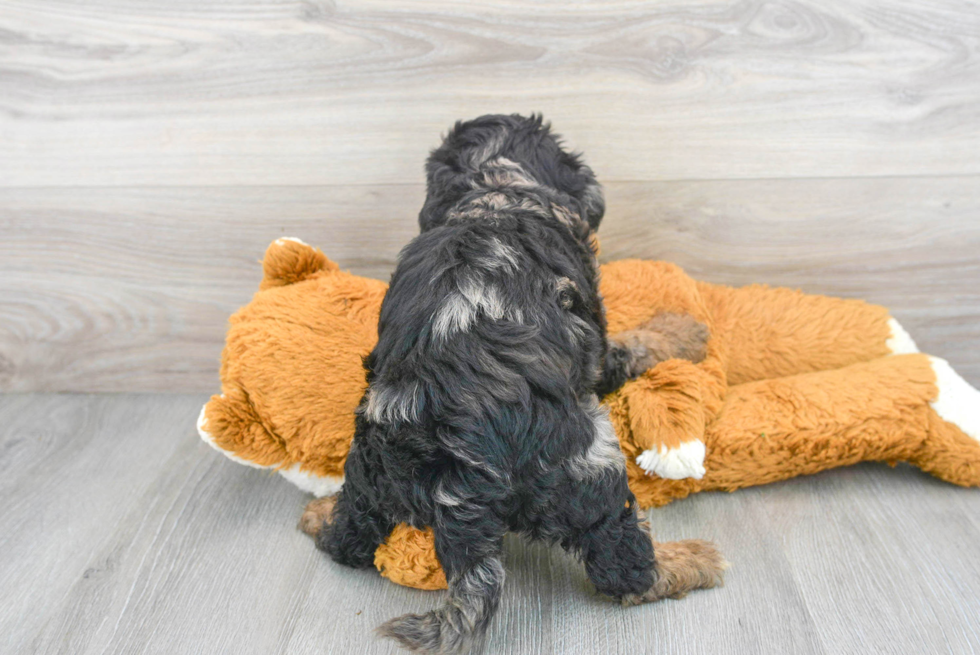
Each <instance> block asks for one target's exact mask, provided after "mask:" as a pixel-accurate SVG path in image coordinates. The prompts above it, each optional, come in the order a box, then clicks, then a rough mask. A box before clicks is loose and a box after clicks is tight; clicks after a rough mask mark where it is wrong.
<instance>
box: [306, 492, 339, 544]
mask: <svg viewBox="0 0 980 655" xmlns="http://www.w3.org/2000/svg"><path fill="white" fill-rule="evenodd" d="M336 504H337V498H336V496H324V497H323V498H316V499H314V500H311V501H310V502H309V503H307V505H306V510H305V511H304V512H303V516H301V517H300V519H299V525H297V526H296V527H298V528H299V529H300V530H302V531H303V532H305V533H306V534H308V535H310V536H311V537H313V538H314V539H316V538H317V536H318V535H319V534H320V531H321V530H323V526H324V525H326V524H329V523H330V517H331V516H332V515H333V507H334V505H336Z"/></svg>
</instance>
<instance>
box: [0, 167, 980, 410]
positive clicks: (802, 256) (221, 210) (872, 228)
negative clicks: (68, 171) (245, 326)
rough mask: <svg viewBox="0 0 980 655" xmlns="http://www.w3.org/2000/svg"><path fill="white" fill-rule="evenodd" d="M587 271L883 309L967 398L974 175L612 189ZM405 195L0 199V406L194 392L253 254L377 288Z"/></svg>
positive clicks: (978, 345) (978, 290)
mask: <svg viewBox="0 0 980 655" xmlns="http://www.w3.org/2000/svg"><path fill="white" fill-rule="evenodd" d="M606 195H607V198H608V205H609V209H608V216H607V220H606V222H605V223H604V225H603V227H602V228H601V229H600V232H599V234H600V237H601V239H602V258H603V259H604V260H605V261H611V260H615V259H622V258H626V257H646V258H652V259H666V260H670V261H675V262H677V263H679V264H680V265H681V266H683V267H684V268H685V269H686V270H687V271H688V272H689V273H690V274H691V275H693V276H695V277H698V278H701V279H705V280H710V281H714V282H721V283H727V284H733V285H741V284H748V283H752V282H767V283H770V284H773V285H785V286H791V287H799V288H802V289H803V290H805V291H807V292H810V293H823V294H828V295H839V296H846V297H858V298H866V299H868V300H870V301H872V302H876V303H880V304H884V305H886V306H888V307H890V308H891V309H892V311H893V313H894V314H895V316H897V317H898V319H899V320H900V321H901V322H902V323H903V324H904V325H905V326H906V327H907V328H908V329H909V330H910V332H911V333H912V335H913V336H914V337H915V338H916V340H917V341H918V342H919V344H920V346H921V347H922V348H923V350H925V351H927V352H930V353H932V354H936V355H939V356H941V357H945V358H946V359H948V360H949V361H950V362H952V363H953V365H954V366H955V367H956V368H957V370H958V371H960V373H961V374H962V375H964V376H965V377H966V378H967V379H968V380H970V381H972V382H973V383H974V384H980V220H978V217H980V178H978V177H969V176H968V177H947V178H897V179H896V178H882V179H868V178H862V179H838V180H754V181H751V180H737V181H685V182H642V183H641V182H627V183H622V182H619V183H617V182H613V183H609V184H608V185H607V189H606ZM423 196H424V192H423V189H422V188H421V187H420V186H418V185H405V186H400V185H383V186H380V187H363V186H355V187H336V186H329V187H258V188H251V187H242V188H224V187H219V188H198V187H184V188H179V189H164V188H143V189H111V188H110V189H85V188H74V189H43V190H42V189H5V190H0V233H2V234H3V236H4V238H3V239H2V240H0V270H2V271H3V276H0V316H2V317H3V319H2V320H0V389H4V390H17V391H82V392H85V391H137V390H156V391H214V390H216V389H217V386H218V379H217V370H218V361H219V356H220V352H221V348H222V345H223V340H224V333H225V328H226V324H227V317H228V316H229V315H230V314H231V313H232V312H233V311H234V310H235V309H237V308H238V307H239V306H241V305H242V304H244V303H246V302H247V301H248V300H249V298H250V297H251V295H252V293H254V291H255V289H256V288H257V286H258V282H259V279H260V278H261V268H260V266H259V264H258V260H259V259H260V258H261V256H262V253H263V252H264V250H265V248H266V246H267V245H268V243H269V242H270V241H272V240H273V239H275V238H276V237H279V236H282V235H293V236H299V237H301V238H303V239H304V240H306V241H307V242H309V243H313V244H316V245H318V246H320V247H321V248H323V250H324V251H325V252H326V253H327V254H328V255H329V256H330V257H331V258H333V259H335V260H336V261H338V262H339V263H340V264H341V265H342V266H343V267H345V268H349V269H350V270H352V271H353V272H355V273H358V274H362V275H366V276H369V277H376V278H381V279H386V278H387V276H388V275H389V274H390V272H391V270H392V269H393V267H394V261H395V256H396V255H397V253H398V250H399V249H400V248H401V247H402V246H403V245H404V244H405V243H407V242H408V241H409V239H411V238H412V236H413V235H414V234H415V233H416V231H417V228H416V223H415V216H416V213H417V209H418V207H420V206H421V204H422V198H423Z"/></svg>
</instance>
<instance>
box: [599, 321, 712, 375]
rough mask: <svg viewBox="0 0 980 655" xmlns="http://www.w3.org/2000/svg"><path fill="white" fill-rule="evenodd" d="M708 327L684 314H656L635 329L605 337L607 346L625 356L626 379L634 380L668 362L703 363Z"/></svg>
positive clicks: (708, 335)
mask: <svg viewBox="0 0 980 655" xmlns="http://www.w3.org/2000/svg"><path fill="white" fill-rule="evenodd" d="M710 336H711V335H710V332H709V330H708V326H707V325H705V324H704V323H699V322H698V321H697V320H695V319H694V317H692V316H689V315H687V314H671V313H663V314H657V315H656V316H654V317H653V318H652V319H650V320H649V321H647V322H646V323H644V324H642V325H641V326H640V327H638V328H637V329H635V330H626V331H623V332H617V333H616V334H613V335H610V336H609V342H610V344H612V345H614V346H616V347H617V348H619V349H620V350H621V351H622V352H624V353H625V358H624V359H625V361H624V365H625V368H626V373H627V375H628V376H629V377H636V376H638V375H640V374H642V373H643V372H644V371H646V370H648V369H651V368H653V367H654V366H656V365H657V364H659V363H660V362H664V361H667V360H668V359H686V360H688V361H691V362H694V363H695V364H697V363H699V362H701V361H703V360H704V358H705V355H706V354H707V350H708V339H709V338H710Z"/></svg>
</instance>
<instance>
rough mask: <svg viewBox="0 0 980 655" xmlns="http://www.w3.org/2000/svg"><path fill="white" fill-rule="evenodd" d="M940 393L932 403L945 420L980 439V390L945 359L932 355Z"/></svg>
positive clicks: (933, 368)
mask: <svg viewBox="0 0 980 655" xmlns="http://www.w3.org/2000/svg"><path fill="white" fill-rule="evenodd" d="M929 362H930V363H931V364H932V370H933V371H935V373H936V386H937V387H939V395H938V396H937V397H936V399H935V400H934V401H932V402H931V403H930V404H931V405H932V408H933V409H934V410H936V413H937V414H939V416H940V417H942V419H943V420H944V421H947V422H949V423H953V424H954V425H956V426H957V427H958V428H959V429H960V430H963V432H965V433H966V434H967V435H969V436H971V437H973V438H974V439H976V440H977V441H980V391H977V390H976V389H974V388H973V387H972V386H970V383H969V382H967V381H966V380H964V379H963V378H961V377H960V376H959V374H958V373H957V372H956V371H954V370H953V367H952V366H950V365H949V362H947V361H946V360H945V359H940V358H938V357H930V358H929Z"/></svg>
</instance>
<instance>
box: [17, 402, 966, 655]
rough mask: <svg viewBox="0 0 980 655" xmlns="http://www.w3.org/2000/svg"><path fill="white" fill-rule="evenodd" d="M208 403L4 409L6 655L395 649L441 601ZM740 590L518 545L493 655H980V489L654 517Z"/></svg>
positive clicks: (744, 494) (764, 502)
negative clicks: (637, 592)
mask: <svg viewBox="0 0 980 655" xmlns="http://www.w3.org/2000/svg"><path fill="white" fill-rule="evenodd" d="M204 400H205V397H204V396H202V395H154V394H142V395H140V394H136V395H128V394H118V395H59V394H7V395H4V396H0V502H2V506H3V511H2V512H0V589H2V590H3V592H2V594H0V652H3V653H72V654H81V653H126V654H132V653H167V654H168V655H170V654H173V653H256V654H262V655H270V654H274V653H291V654H303V653H317V654H322V653H337V654H345V655H346V654H348V653H386V652H394V651H393V649H392V647H391V646H390V645H389V644H387V643H385V642H379V641H375V640H374V638H373V635H372V629H373V628H374V627H375V626H377V625H378V624H379V623H381V622H382V621H384V620H385V619H387V618H390V617H392V616H395V615H397V614H399V613H401V612H405V611H418V610H422V609H426V608H431V607H433V606H435V605H436V604H437V603H439V601H440V597H441V594H440V593H437V592H419V591H414V590H410V589H406V588H402V587H398V586H396V585H393V584H391V583H390V582H388V581H386V580H383V579H382V578H380V577H379V576H378V575H377V574H375V573H373V572H371V571H352V570H348V569H344V568H341V567H339V566H337V565H335V564H333V563H332V562H330V561H329V560H327V559H326V558H324V557H323V556H321V555H320V554H319V553H318V552H316V551H315V550H314V548H313V546H312V544H311V542H310V541H309V539H308V538H307V537H305V536H304V535H302V534H301V533H300V532H298V531H297V530H296V529H295V527H294V526H295V522H296V520H297V519H298V517H299V514H300V512H301V509H302V507H303V504H304V503H305V501H306V496H305V495H304V494H302V493H301V492H299V491H298V490H296V489H295V488H293V487H292V486H291V485H289V484H288V483H286V482H285V481H284V480H281V479H280V478H278V477H273V476H270V475H269V474H268V473H265V472H260V471H255V470H251V469H247V468H245V467H242V466H239V465H237V464H234V463H232V462H230V461H227V460H226V459H225V458H223V457H222V456H221V455H219V454H217V453H215V452H213V451H212V450H211V449H210V448H208V447H207V446H205V445H204V444H202V443H201V442H200V441H199V439H198V438H197V436H196V435H195V432H194V425H193V424H194V417H195V416H196V414H197V408H198V406H199V405H200V403H202V402H203V401H204ZM653 526H654V529H655V531H656V533H657V535H658V536H659V537H660V538H663V539H673V538H683V537H692V536H703V537H707V538H712V539H715V540H716V541H717V542H718V543H719V544H720V545H721V547H722V548H723V549H724V551H725V553H726V555H727V556H728V558H729V559H730V560H731V561H732V563H733V567H732V569H731V570H730V572H729V576H728V582H727V584H726V586H725V587H723V588H721V589H717V590H712V591H708V592H701V593H696V594H693V595H691V596H689V597H688V598H686V599H684V600H682V601H667V602H664V603H661V604H657V605H648V606H644V607H637V608H631V609H623V608H620V607H618V606H616V605H613V604H611V603H608V602H605V601H603V600H600V599H599V598H597V597H596V596H595V595H594V593H593V591H592V590H591V588H590V585H589V583H588V582H587V580H586V578H585V575H584V572H583V570H582V567H581V566H580V565H579V564H577V563H576V562H575V561H573V560H571V559H569V558H568V557H567V556H565V555H564V554H563V553H561V552H560V551H558V550H554V549H548V548H545V547H543V546H540V545H527V544H525V543H523V542H521V541H520V540H518V539H517V538H510V539H509V541H508V543H507V549H506V567H507V570H508V580H507V584H506V587H505V592H504V598H503V601H502V603H501V610H500V613H499V615H498V616H497V619H496V621H495V622H494V624H493V628H492V631H491V637H490V641H489V644H488V652H492V653H535V654H538V653H625V652H647V653H672V654H673V653H767V654H768V653H773V654H780V655H782V654H785V653H828V654H830V653H841V654H845V653H855V652H866V653H956V654H961V653H974V652H980V622H978V620H977V617H978V616H980V595H978V593H977V591H978V590H980V557H978V556H977V555H978V553H980V490H976V489H959V488H954V487H951V486H948V485H946V484H943V483H941V482H938V481H936V480H934V479H932V478H930V477H928V476H925V475H923V474H921V473H919V472H918V471H916V470H913V469H910V468H907V467H899V468H897V469H890V468H888V467H887V466H884V465H863V466H857V467H853V468H848V469H841V470H837V471H831V472H828V473H825V474H822V475H817V476H813V477H810V478H805V479H799V480H793V481H789V482H786V483H781V484H774V485H770V486H767V487H762V488H757V489H749V490H744V491H739V492H737V493H734V494H702V495H699V496H695V497H692V498H689V499H687V500H684V501H679V502H677V503H674V504H673V505H669V506H667V507H665V508H662V509H659V510H656V511H655V512H654V513H653Z"/></svg>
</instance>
